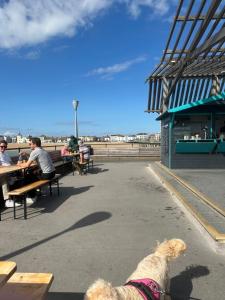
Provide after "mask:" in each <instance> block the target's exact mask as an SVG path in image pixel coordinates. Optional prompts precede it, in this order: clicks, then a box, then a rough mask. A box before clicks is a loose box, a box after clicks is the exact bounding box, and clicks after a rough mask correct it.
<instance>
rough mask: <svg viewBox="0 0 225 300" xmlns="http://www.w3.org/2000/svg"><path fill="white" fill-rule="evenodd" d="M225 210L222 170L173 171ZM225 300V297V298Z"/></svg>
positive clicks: (224, 184)
mask: <svg viewBox="0 0 225 300" xmlns="http://www.w3.org/2000/svg"><path fill="white" fill-rule="evenodd" d="M173 172H174V173H176V174H177V175H179V176H180V177H182V178H183V179H185V181H186V182H189V183H191V185H193V186H195V187H196V188H197V189H198V190H199V191H201V192H202V193H204V194H205V195H207V196H209V197H210V198H211V199H213V201H214V202H215V203H216V204H217V205H218V206H219V207H221V208H223V209H224V210H225V172H224V170H221V169H204V170H203V169H202V170H199V169H197V170H188V169H185V170H173ZM224 299H225V297H224Z"/></svg>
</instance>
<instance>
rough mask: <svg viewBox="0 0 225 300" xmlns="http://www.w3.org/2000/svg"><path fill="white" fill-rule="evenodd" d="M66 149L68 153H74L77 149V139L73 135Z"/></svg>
mask: <svg viewBox="0 0 225 300" xmlns="http://www.w3.org/2000/svg"><path fill="white" fill-rule="evenodd" d="M68 149H69V151H70V152H76V151H77V150H78V149H79V146H78V141H77V138H75V136H74V135H71V137H70V141H69V147H68Z"/></svg>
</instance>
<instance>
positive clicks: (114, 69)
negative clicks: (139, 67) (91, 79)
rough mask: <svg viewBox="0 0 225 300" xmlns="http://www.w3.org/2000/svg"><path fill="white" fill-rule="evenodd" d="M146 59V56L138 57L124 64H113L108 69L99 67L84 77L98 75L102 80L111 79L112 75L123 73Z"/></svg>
mask: <svg viewBox="0 0 225 300" xmlns="http://www.w3.org/2000/svg"><path fill="white" fill-rule="evenodd" d="M146 59H147V58H146V56H139V57H137V58H135V59H132V60H127V61H125V62H122V63H119V64H115V65H112V66H109V67H100V68H97V69H94V70H91V71H89V72H88V73H87V75H86V76H94V75H100V76H101V77H102V78H104V79H111V77H112V75H114V74H117V73H121V72H124V71H126V70H127V69H129V68H130V67H131V66H133V65H135V64H138V63H141V62H143V61H146Z"/></svg>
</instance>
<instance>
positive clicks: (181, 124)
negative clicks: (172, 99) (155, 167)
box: [157, 93, 225, 169]
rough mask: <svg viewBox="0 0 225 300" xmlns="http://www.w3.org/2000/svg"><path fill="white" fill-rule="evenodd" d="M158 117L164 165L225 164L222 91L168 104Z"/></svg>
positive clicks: (213, 165)
mask: <svg viewBox="0 0 225 300" xmlns="http://www.w3.org/2000/svg"><path fill="white" fill-rule="evenodd" d="M157 120H158V121H161V162H162V163H163V164H164V165H165V166H167V167H169V168H172V169H174V168H225V134H223V133H222V132H221V130H222V131H223V129H222V127H223V126H224V125H225V93H221V94H218V95H216V96H212V97H209V98H206V99H202V100H199V101H195V102H192V103H189V104H185V105H182V106H178V107H176V108H171V109H169V110H168V111H166V112H165V113H162V114H161V115H160V116H159V117H158V118H157Z"/></svg>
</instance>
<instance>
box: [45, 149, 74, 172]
mask: <svg viewBox="0 0 225 300" xmlns="http://www.w3.org/2000/svg"><path fill="white" fill-rule="evenodd" d="M49 155H50V157H51V159H52V162H53V164H54V167H55V169H56V172H57V173H60V174H64V173H66V172H68V171H71V170H72V168H73V165H72V161H66V160H64V159H63V157H62V156H61V152H60V150H54V151H50V152H49Z"/></svg>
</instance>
